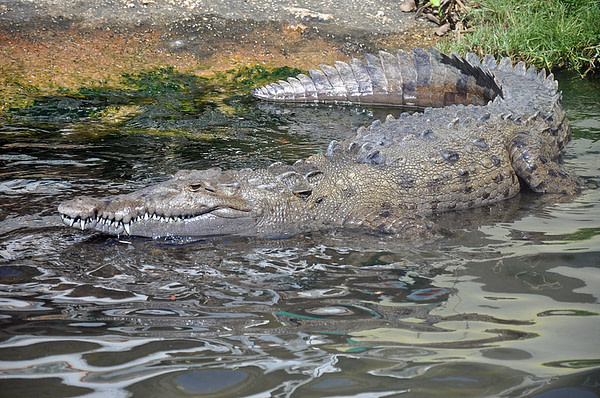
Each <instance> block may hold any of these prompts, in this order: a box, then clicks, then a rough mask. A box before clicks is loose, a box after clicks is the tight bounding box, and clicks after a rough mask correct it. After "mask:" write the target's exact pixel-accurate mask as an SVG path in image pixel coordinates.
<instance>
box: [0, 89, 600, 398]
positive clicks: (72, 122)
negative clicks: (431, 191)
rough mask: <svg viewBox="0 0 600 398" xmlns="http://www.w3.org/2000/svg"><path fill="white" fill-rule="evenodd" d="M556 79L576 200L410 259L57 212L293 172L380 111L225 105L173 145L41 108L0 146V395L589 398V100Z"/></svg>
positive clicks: (468, 218)
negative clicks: (170, 234) (119, 230)
mask: <svg viewBox="0 0 600 398" xmlns="http://www.w3.org/2000/svg"><path fill="white" fill-rule="evenodd" d="M562 81H566V82H567V84H566V85H565V87H564V89H565V95H564V97H565V104H566V106H567V110H568V112H569V115H570V117H571V119H572V120H573V126H574V135H575V137H576V139H575V141H574V142H573V143H572V144H571V145H570V146H569V147H568V149H567V154H566V156H565V159H566V162H567V163H568V164H569V166H570V167H573V168H575V169H576V170H577V171H578V172H579V174H580V175H582V176H584V177H585V178H586V180H587V181H588V185H589V187H590V189H588V190H587V191H586V192H584V193H583V194H582V195H581V196H579V197H577V198H575V199H574V200H568V201H565V200H563V199H561V198H556V197H546V196H538V195H534V194H530V193H529V194H528V193H525V194H522V195H519V196H518V197H516V198H514V200H510V201H507V202H506V203H501V204H498V205H497V206H492V207H489V208H483V209H478V210H475V211H469V212H463V213H455V214H447V215H441V216H439V217H437V218H436V222H437V223H438V224H439V225H440V226H442V227H443V228H444V229H445V230H446V231H448V233H447V236H445V237H444V238H443V239H438V240H433V241H427V242H421V243H419V244H418V245H416V244H415V243H414V242H402V241H398V240H397V239H396V238H391V237H386V236H376V235H364V234H359V233H353V232H347V231H326V232H321V233H312V234H305V235H301V236H296V237H293V238H290V239H285V240H254V239H234V238H231V239H227V240H211V239H209V240H202V239H200V240H198V239H193V240H192V239H181V240H169V241H153V240H144V239H133V240H129V239H124V238H115V237H106V236H102V235H94V234H87V233H82V232H80V231H76V230H70V229H66V228H63V227H61V226H60V221H59V219H58V216H57V215H56V210H55V209H56V204H57V203H58V202H60V201H61V200H64V199H66V198H70V197H72V196H74V195H75V194H79V193H85V194H93V195H105V194H110V193H116V192H123V191H127V190H133V189H136V188H139V187H141V186H144V185H147V184H149V183H152V182H154V181H159V180H161V179H164V178H167V176H168V174H169V173H171V172H173V171H175V170H177V169H179V168H182V167H187V168H204V167H210V166H213V165H215V164H217V165H220V166H222V167H241V166H253V167H255V166H262V165H265V164H267V163H269V162H270V161H272V160H286V161H293V160H295V158H296V157H302V156H307V155H309V154H312V153H315V152H316V151H319V150H322V148H323V147H325V146H326V144H327V142H328V141H329V140H330V139H332V138H340V137H342V136H343V135H344V134H348V132H351V131H352V129H353V128H355V127H356V126H359V125H361V124H364V123H366V121H367V120H369V119H370V118H372V117H377V116H379V115H380V113H385V111H384V110H381V109H360V108H353V109H350V110H347V109H342V108H337V107H324V108H314V107H301V108H293V107H276V106H273V105H264V104H253V103H249V102H247V101H245V100H240V99H234V100H231V101H233V102H231V101H230V100H228V101H229V102H228V104H229V105H228V106H232V107H233V108H235V112H233V113H229V114H226V113H223V112H220V111H219V112H217V113H219V115H220V116H219V118H218V119H214V120H213V122H211V123H212V124H206V123H207V120H208V119H210V118H212V117H214V116H215V115H216V114H217V113H215V112H216V111H215V109H217V110H218V109H220V108H219V107H216V108H215V107H212V106H205V107H198V108H197V109H196V110H195V112H196V114H195V115H196V116H197V115H204V117H198V118H197V119H198V123H196V122H195V121H194V118H192V117H189V116H190V115H189V114H188V117H187V118H186V119H185V120H187V121H186V122H185V123H183V124H180V125H178V126H174V125H173V124H172V123H170V122H169V123H167V122H165V123H164V124H161V123H162V121H161V120H163V119H161V118H160V117H158V116H157V115H159V114H158V113H156V114H150V115H145V116H144V115H143V112H144V109H146V108H145V107H146V106H147V103H146V102H144V101H140V100H139V99H136V101H137V102H136V103H131V102H126V104H128V106H131V107H130V108H125V109H124V110H122V112H121V113H119V114H118V115H117V113H115V112H113V113H110V112H109V110H106V109H104V110H102V109H100V108H101V107H100V105H101V103H99V102H97V103H93V104H92V105H89V106H95V107H96V108H97V109H96V112H104V114H105V115H117V116H115V118H116V119H110V117H109V116H106V117H105V118H100V119H93V118H90V116H89V113H88V114H81V110H80V108H79V107H80V106H83V105H85V104H83V105H82V104H81V103H80V104H79V105H77V106H76V107H75V108H74V111H73V112H74V113H70V112H71V111H69V109H70V105H69V104H71V103H72V102H73V99H69V98H66V99H64V101H63V100H61V99H52V101H49V102H48V103H49V104H52V106H50V109H48V110H45V109H44V106H43V104H42V103H40V104H38V105H37V106H38V107H37V108H35V109H34V110H35V112H37V113H35V112H33V111H32V113H31V114H30V115H27V114H24V115H21V117H20V118H17V119H16V122H14V123H12V124H5V125H4V126H2V127H0V145H2V152H1V153H0V162H1V163H0V176H1V177H0V369H1V370H0V378H1V382H0V383H1V384H2V391H3V396H4V395H6V396H22V395H23V391H27V392H30V393H32V394H33V393H36V392H39V391H43V392H44V394H45V395H46V396H61V397H62V396H107V395H110V396H115V397H126V396H148V397H152V396H190V395H202V396H232V397H233V396H256V397H259V396H260V397H262V396H287V397H295V396H353V397H361V396H364V397H366V396H369V397H372V396H396V395H406V396H411V397H431V396H440V395H443V396H445V397H483V396H511V397H513V396H515V397H516V396H523V397H544V398H548V397H551V396H558V395H559V394H567V395H568V394H570V395H568V396H574V397H588V396H589V397H592V396H596V397H597V396H598V393H597V391H598V386H599V385H600V371H599V369H600V352H598V350H597V349H596V347H597V346H598V343H599V341H598V333H597V330H598V324H599V319H600V318H599V317H600V305H599V301H600V294H599V292H600V270H599V267H598V265H599V263H598V258H600V257H599V255H600V242H599V239H600V238H599V232H600V225H599V220H600V205H599V203H600V193H599V190H598V189H597V188H596V185H597V181H598V176H600V164H598V162H597V156H598V152H599V151H600V146H599V142H600V140H598V136H599V135H598V134H599V133H598V128H599V127H600V113H599V112H598V109H600V106H599V105H600V98H599V97H598V93H599V92H600V90H599V88H600V86H598V84H597V82H593V81H592V82H588V81H585V82H582V81H571V80H569V79H563V80H561V82H562ZM578 82H579V83H578ZM588 85H593V86H588ZM590 87H591V88H590ZM567 90H569V91H567ZM570 98H573V100H572V102H570V100H569V99H570ZM79 101H81V99H79ZM123 101H125V100H123ZM127 101H133V100H132V99H131V98H129V99H127ZM235 101H239V102H237V103H236V102H235ZM99 104H100V105H99ZM102 104H105V105H107V106H108V105H110V104H111V103H110V101H108V100H106V101H105V102H104V103H102ZM231 104H233V105H231ZM580 104H588V105H585V106H580ZM589 104H595V105H593V106H592V105H589ZM85 106H88V105H85ZM103 106H104V105H103ZM133 106H135V108H134V107H133ZM57 109H60V112H59V111H58V110H57ZM127 112H129V113H127ZM135 112H142V113H135ZM161 112H162V111H161ZM203 112H209V113H206V114H204V113H203ZM125 113H127V114H132V113H135V115H136V116H135V118H134V119H130V118H126V117H124V116H123V115H124V114H125ZM211 115H212V116H211ZM92 119H93V120H92ZM109 120H112V122H109ZM132 120H133V121H132ZM124 121H125V122H124ZM144 121H145V122H144ZM142 122H144V123H146V124H144V123H142ZM150 122H151V123H150ZM216 122H218V125H216V124H215V123H216ZM148 123H150V124H148ZM186 123H187V124H186ZM202 123H204V124H202ZM82 126H87V127H89V128H90V129H87V127H86V128H83V127H82ZM163 127H164V128H163ZM175 127H176V129H175V130H174V128H175ZM161 128H163V129H162V130H161ZM232 152H233V153H232ZM567 395H565V396H567Z"/></svg>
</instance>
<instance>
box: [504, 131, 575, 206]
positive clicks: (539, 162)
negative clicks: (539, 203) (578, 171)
mask: <svg viewBox="0 0 600 398" xmlns="http://www.w3.org/2000/svg"><path fill="white" fill-rule="evenodd" d="M508 150H509V153H510V158H511V162H512V166H513V168H514V170H515V172H516V173H517V175H518V176H519V177H521V179H523V180H524V181H525V182H526V183H527V185H528V186H529V187H530V188H531V189H532V190H533V191H535V192H540V193H562V194H568V195H574V194H576V193H579V192H581V190H582V188H583V182H582V180H581V179H579V178H578V177H577V176H576V175H575V174H574V173H573V172H570V171H569V170H567V169H566V168H565V167H564V166H562V165H560V164H558V163H557V162H554V161H553V160H552V158H553V157H555V156H552V153H551V152H550V148H548V145H547V144H546V143H545V141H544V140H543V138H542V137H540V136H539V135H538V134H533V133H529V132H521V133H519V134H517V135H515V136H514V137H513V138H512V140H511V141H510V142H509V147H508Z"/></svg>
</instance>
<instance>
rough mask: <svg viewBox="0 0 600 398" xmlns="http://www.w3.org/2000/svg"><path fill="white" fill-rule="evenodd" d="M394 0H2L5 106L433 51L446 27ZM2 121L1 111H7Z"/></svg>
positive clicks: (0, 76) (0, 89)
mask: <svg viewBox="0 0 600 398" xmlns="http://www.w3.org/2000/svg"><path fill="white" fill-rule="evenodd" d="M400 3H401V1H390V0H304V1H285V0H239V1H235V2H234V1H226V0H217V1H215V0H198V1H194V0H101V1H94V2H86V1H79V0H41V1H26V0H16V1H8V0H0V97H2V100H0V106H2V107H3V108H5V107H7V106H12V105H11V104H12V103H13V102H14V100H15V97H18V96H30V95H44V94H49V93H54V92H56V91H60V90H65V89H67V90H68V89H73V88H79V87H97V86H106V85H108V86H111V85H118V84H119V83H118V82H119V78H120V76H122V75H123V74H124V73H135V72H136V71H142V70H148V69H151V68H155V67H165V66H168V67H173V68H175V69H177V70H178V71H181V72H184V73H194V74H197V75H200V76H204V75H210V74H211V73H214V72H215V71H221V70H228V69H235V68H239V67H242V66H250V65H257V64H262V65H264V66H265V67H276V66H283V65H287V66H292V67H296V68H300V69H309V68H310V67H314V66H316V65H319V64H322V63H331V62H333V61H334V60H337V59H340V60H344V59H348V58H350V57H352V56H357V55H360V54H361V53H365V52H369V51H370V52H374V51H375V52H376V51H378V50H381V49H384V50H393V49H397V48H405V49H410V48H413V47H415V46H421V47H427V46H429V45H433V44H434V43H435V42H436V40H437V37H436V36H435V35H434V33H433V32H434V30H435V28H436V25H434V24H432V23H430V22H428V21H426V20H424V19H417V18H415V16H414V14H412V13H409V14H406V13H402V12H401V11H400V10H399V5H400ZM0 113H2V112H1V109H0Z"/></svg>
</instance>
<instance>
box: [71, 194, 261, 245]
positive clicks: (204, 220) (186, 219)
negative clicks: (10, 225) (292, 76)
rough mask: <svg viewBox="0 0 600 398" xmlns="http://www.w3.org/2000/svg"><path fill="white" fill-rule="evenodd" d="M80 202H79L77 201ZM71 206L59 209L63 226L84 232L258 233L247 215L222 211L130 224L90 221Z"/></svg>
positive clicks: (145, 218)
mask: <svg viewBox="0 0 600 398" xmlns="http://www.w3.org/2000/svg"><path fill="white" fill-rule="evenodd" d="M75 200H77V199H75ZM66 206H69V202H65V203H63V204H61V206H59V212H60V213H61V214H60V215H61V219H62V222H63V223H64V224H65V225H67V226H69V227H74V228H79V229H81V230H86V229H87V230H95V231H98V232H102V233H105V234H109V235H134V236H141V237H148V238H158V237H169V236H216V235H232V234H236V235H245V234H249V233H251V232H252V231H254V227H255V225H256V221H255V220H254V219H253V217H251V216H249V215H248V213H246V212H241V211H236V210H232V211H226V212H224V211H222V210H221V209H217V210H214V211H212V212H207V213H203V214H199V215H196V216H168V217H166V216H161V215H158V214H156V213H154V214H150V213H144V214H143V215H141V216H137V217H134V218H131V219H130V220H129V221H128V222H125V221H123V220H116V219H114V218H109V217H99V216H98V215H97V214H94V215H92V216H89V217H85V216H83V217H82V216H80V215H76V214H74V213H70V214H71V215H69V214H68V213H69V212H68V211H67V210H66Z"/></svg>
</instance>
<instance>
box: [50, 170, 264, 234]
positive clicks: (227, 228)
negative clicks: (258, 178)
mask: <svg viewBox="0 0 600 398" xmlns="http://www.w3.org/2000/svg"><path fill="white" fill-rule="evenodd" d="M238 178H239V176H238V175H234V174H233V173H232V172H223V171H221V170H220V169H217V168H215V169H209V170H202V171H198V170H185V171H180V172H178V173H177V174H175V175H174V176H173V178H172V179H170V180H168V181H165V182H163V183H159V184H156V185H152V186H149V187H147V188H144V189H141V190H139V191H135V192H132V193H128V194H124V195H117V196H113V197H110V198H102V199H96V198H91V197H78V198H75V199H73V200H70V201H67V202H64V203H62V204H60V206H59V207H58V211H59V213H60V215H61V218H62V221H63V223H65V224H66V225H68V226H71V227H77V228H81V229H82V230H84V229H90V230H96V231H100V232H104V233H107V234H111V235H135V236H144V237H163V236H211V235H230V234H239V235H246V234H252V233H253V232H255V230H256V225H257V221H258V220H260V218H261V215H262V210H261V209H260V208H259V207H256V206H255V205H254V204H253V200H252V198H253V197H255V196H256V195H253V194H252V192H248V189H247V188H246V187H245V186H247V185H248V184H244V188H242V187H240V184H239V182H238ZM255 190H256V188H255Z"/></svg>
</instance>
